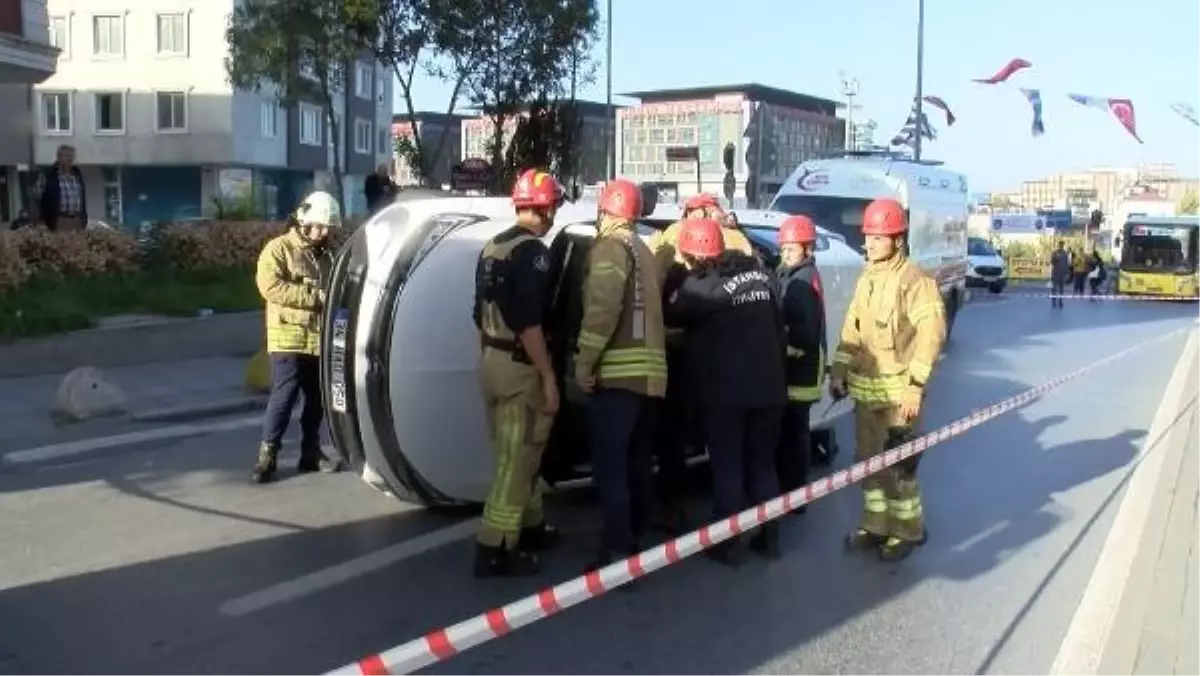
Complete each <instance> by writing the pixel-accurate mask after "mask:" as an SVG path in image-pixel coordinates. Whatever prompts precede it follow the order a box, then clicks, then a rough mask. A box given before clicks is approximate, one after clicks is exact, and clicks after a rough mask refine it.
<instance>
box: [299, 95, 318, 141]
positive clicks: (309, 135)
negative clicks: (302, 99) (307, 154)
mask: <svg viewBox="0 0 1200 676" xmlns="http://www.w3.org/2000/svg"><path fill="white" fill-rule="evenodd" d="M322 136H323V134H322V133H321V109H320V108H317V107H316V106H310V105H305V104H301V105H300V142H301V143H303V144H304V145H306V146H319V145H321V137H322Z"/></svg>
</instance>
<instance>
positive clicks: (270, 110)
mask: <svg viewBox="0 0 1200 676" xmlns="http://www.w3.org/2000/svg"><path fill="white" fill-rule="evenodd" d="M258 112H259V122H258V128H259V129H260V130H261V131H262V135H263V137H264V138H275V137H276V136H278V135H279V107H278V106H276V105H275V103H274V102H273V101H263V102H262V104H261V106H260V107H259V111H258Z"/></svg>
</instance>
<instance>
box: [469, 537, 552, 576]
mask: <svg viewBox="0 0 1200 676" xmlns="http://www.w3.org/2000/svg"><path fill="white" fill-rule="evenodd" d="M541 570H542V566H541V564H540V563H539V562H538V559H537V556H536V555H534V554H532V553H530V552H527V551H525V550H523V549H507V548H505V547H503V546H500V547H488V546H487V545H481V544H478V543H477V544H476V545H475V577H478V578H485V577H527V576H529V575H537V574H538V573H540V572H541Z"/></svg>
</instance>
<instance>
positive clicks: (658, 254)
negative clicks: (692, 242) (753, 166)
mask: <svg viewBox="0 0 1200 676" xmlns="http://www.w3.org/2000/svg"><path fill="white" fill-rule="evenodd" d="M724 217H725V214H724V212H723V211H722V210H721V203H720V202H719V201H718V200H717V198H716V197H715V196H714V195H711V194H708V193H699V194H697V195H692V196H691V197H689V198H688V199H687V201H685V202H684V205H683V218H682V219H681V220H680V221H678V222H676V223H672V224H671V225H670V226H668V227H667V228H666V229H664V230H660V231H659V232H657V233H655V235H654V237H653V238H652V239H651V240H650V249H651V251H653V252H654V259H655V265H656V266H657V267H658V274H659V279H661V280H663V292H664V294H666V295H668V296H669V295H670V293H671V291H672V290H673V289H674V287H676V286H677V285H678V284H679V283H680V282H682V280H683V276H684V275H685V274H686V273H687V266H688V262H687V261H686V260H685V257H684V256H683V255H682V254H680V253H679V252H678V251H677V250H676V240H677V239H678V238H679V232H680V229H681V228H682V227H683V224H684V223H685V222H687V221H689V220H691V219H696V218H712V219H723V218H724ZM721 234H722V235H723V239H724V242H725V248H727V249H736V250H738V251H742V252H745V253H747V254H748V253H751V248H750V241H749V240H748V239H746V236H745V235H744V234H742V232H741V231H740V230H738V229H737V228H736V224H735V225H734V226H732V227H728V228H725V229H723V230H722V231H721ZM681 341H682V334H681V332H680V331H679V330H671V329H668V331H667V371H668V372H674V371H679V370H680V369H682V368H683V361H682V356H681V352H682V350H681V347H680V346H681ZM691 416H692V412H691V411H690V410H689V409H688V407H687V396H686V392H685V391H684V390H683V389H682V387H675V386H668V388H667V397H666V404H665V406H664V407H663V420H662V424H661V425H659V426H658V441H657V443H656V444H655V448H656V450H657V453H656V454H657V456H658V468H659V476H658V478H659V496H660V499H661V502H662V518H661V524H660V525H661V526H662V527H663V529H664V530H666V531H667V532H668V533H671V534H673V535H682V534H683V533H685V532H687V530H688V528H689V520H688V517H687V511H686V509H685V508H684V489H685V483H686V474H687V463H686V460H687V449H688V446H703V445H704V439H703V436H702V435H701V434H699V433H698V432H697V427H696V425H695V424H693V422H692V421H691V419H690V418H691Z"/></svg>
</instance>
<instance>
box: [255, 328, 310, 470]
mask: <svg viewBox="0 0 1200 676" xmlns="http://www.w3.org/2000/svg"><path fill="white" fill-rule="evenodd" d="M270 360H271V395H270V397H269V398H268V399H267V410H266V412H265V413H264V414H263V424H262V442H263V443H264V444H266V445H268V446H270V447H271V448H274V449H278V448H279V446H280V445H281V444H282V443H283V436H284V435H285V434H287V429H288V424H289V423H290V422H291V421H292V409H294V408H296V402H297V400H299V399H300V396H301V395H303V396H304V408H303V409H301V412H300V449H301V451H302V452H306V453H307V452H311V451H315V450H320V448H321V420H322V418H324V415H325V413H324V409H323V408H322V407H321V360H320V358H319V357H316V356H313V355H311V354H300V353H297V352H273V353H271V355H270Z"/></svg>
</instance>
